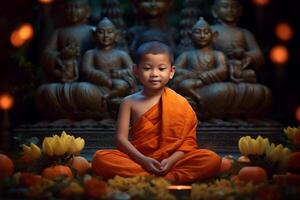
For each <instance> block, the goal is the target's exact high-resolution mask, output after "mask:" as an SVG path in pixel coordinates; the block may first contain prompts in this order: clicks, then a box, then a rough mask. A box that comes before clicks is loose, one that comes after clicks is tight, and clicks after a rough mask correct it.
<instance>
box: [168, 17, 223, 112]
mask: <svg viewBox="0 0 300 200" xmlns="http://www.w3.org/2000/svg"><path fill="white" fill-rule="evenodd" d="M189 35H190V37H191V39H192V41H193V43H194V46H195V49H192V50H189V51H185V52H183V53H181V54H180V55H179V56H178V58H177V59H176V61H175V66H176V67H177V69H176V77H175V79H174V81H173V87H174V88H175V89H176V90H177V91H178V92H179V93H181V94H182V95H184V96H187V97H191V98H192V100H193V101H194V102H193V103H192V105H194V104H195V103H196V104H197V107H199V106H201V104H202V97H201V96H200V94H199V93H198V92H197V90H198V89H201V88H203V87H204V86H206V85H210V84H213V83H216V82H222V81H226V80H227V79H228V70H227V66H226V59H225V56H224V54H223V53H222V52H220V51H216V50H213V48H212V42H213V40H214V39H215V38H216V37H217V35H218V33H217V32H213V31H212V29H211V28H210V26H209V24H208V23H207V22H206V21H205V20H204V19H203V18H202V17H201V18H200V19H199V20H198V21H197V22H196V23H195V24H194V26H193V27H192V31H191V32H190V33H189Z"/></svg>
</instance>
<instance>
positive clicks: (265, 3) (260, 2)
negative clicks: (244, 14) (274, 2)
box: [252, 0, 270, 6]
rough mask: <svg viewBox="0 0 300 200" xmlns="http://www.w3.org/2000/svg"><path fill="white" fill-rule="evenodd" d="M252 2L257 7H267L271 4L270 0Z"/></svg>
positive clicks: (254, 0)
mask: <svg viewBox="0 0 300 200" xmlns="http://www.w3.org/2000/svg"><path fill="white" fill-rule="evenodd" d="M252 2H253V4H255V5H257V6H265V5H268V4H269V3H270V0H252Z"/></svg>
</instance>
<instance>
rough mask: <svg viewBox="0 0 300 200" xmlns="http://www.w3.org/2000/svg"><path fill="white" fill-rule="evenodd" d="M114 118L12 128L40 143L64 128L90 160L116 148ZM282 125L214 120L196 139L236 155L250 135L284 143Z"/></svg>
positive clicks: (203, 145) (202, 144)
mask: <svg viewBox="0 0 300 200" xmlns="http://www.w3.org/2000/svg"><path fill="white" fill-rule="evenodd" d="M114 126H115V122H114V121H112V120H111V121H109V120H108V121H81V122H72V121H56V122H51V123H50V122H42V123H37V124H31V125H23V126H21V127H19V128H16V129H14V134H15V135H16V134H22V135H23V134H24V135H27V136H28V137H37V138H39V139H40V142H42V140H43V138H44V137H45V136H51V135H53V134H60V133H61V132H62V131H63V130H64V131H66V132H67V133H68V134H72V135H74V136H75V137H82V138H84V139H85V142H86V145H85V147H84V150H83V151H82V154H83V155H84V156H86V157H87V158H88V159H91V158H92V156H93V154H94V152H95V151H96V150H97V149H111V148H115V145H114V134H115V132H116V129H115V127H114ZM283 128H284V127H283V125H282V124H280V123H278V122H275V121H270V120H252V121H251V120H248V121H240V120H232V121H222V120H213V121H209V122H201V123H199V127H198V128H197V140H198V145H199V147H200V148H208V149H212V150H214V151H216V152H218V153H220V154H238V152H239V150H238V140H239V138H240V137H243V136H247V135H250V136H252V137H257V136H258V135H261V136H262V137H268V138H269V140H270V141H271V142H274V143H280V142H283V136H284V134H283Z"/></svg>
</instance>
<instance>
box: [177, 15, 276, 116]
mask: <svg viewBox="0 0 300 200" xmlns="http://www.w3.org/2000/svg"><path fill="white" fill-rule="evenodd" d="M220 34H222V33H218V32H216V31H215V30H213V29H212V28H211V27H210V26H209V25H208V24H207V23H206V22H205V21H204V20H203V19H202V18H201V19H200V20H198V21H197V22H196V24H195V25H194V26H193V28H192V31H191V33H190V35H191V37H192V41H193V43H194V46H195V49H192V50H189V51H186V52H183V53H182V54H180V55H179V57H178V58H177V59H176V61H175V66H176V67H177V69H176V73H177V75H176V77H175V78H174V82H173V83H172V85H173V87H174V88H175V89H176V90H177V91H178V92H179V93H181V94H183V95H184V96H187V97H188V99H189V101H190V102H191V104H192V106H193V107H194V109H195V110H196V112H197V114H198V116H199V118H200V120H203V119H208V118H232V117H252V116H261V115H263V114H265V113H266V111H267V110H268V108H269V106H270V103H271V95H270V91H269V89H268V88H267V87H265V86H263V85H259V84H254V83H243V82H241V83H236V82H233V81H232V80H230V79H229V76H228V71H229V70H228V65H227V64H228V63H227V59H226V58H225V56H224V54H223V53H222V52H220V51H217V50H214V49H213V48H212V46H213V42H214V40H215V39H216V38H217V37H219V35H220Z"/></svg>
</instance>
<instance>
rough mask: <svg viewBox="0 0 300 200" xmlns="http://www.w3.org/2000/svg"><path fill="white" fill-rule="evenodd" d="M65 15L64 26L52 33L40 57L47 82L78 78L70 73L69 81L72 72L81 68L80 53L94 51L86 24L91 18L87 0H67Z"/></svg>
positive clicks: (91, 27) (90, 28)
mask: <svg viewBox="0 0 300 200" xmlns="http://www.w3.org/2000/svg"><path fill="white" fill-rule="evenodd" d="M64 14H65V16H64V17H65V22H66V24H65V26H64V27H62V28H59V29H57V30H55V32H54V33H53V34H52V36H51V38H50V40H49V42H48V44H47V46H46V47H45V50H44V52H43V55H42V60H41V63H42V66H43V68H44V70H45V72H46V76H47V79H48V80H49V81H50V82H70V81H75V80H77V79H78V74H74V73H73V77H72V78H71V77H70V76H71V71H75V69H76V68H78V66H80V61H81V57H82V55H83V53H84V52H85V51H86V50H87V49H90V48H92V47H93V43H92V33H91V30H92V29H93V26H90V25H88V24H86V21H87V18H88V17H89V15H90V7H89V4H88V0H67V1H66V4H65V12H64ZM72 69H74V70H72ZM66 74H68V75H67V76H69V77H68V78H66V77H64V76H65V75H66Z"/></svg>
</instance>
